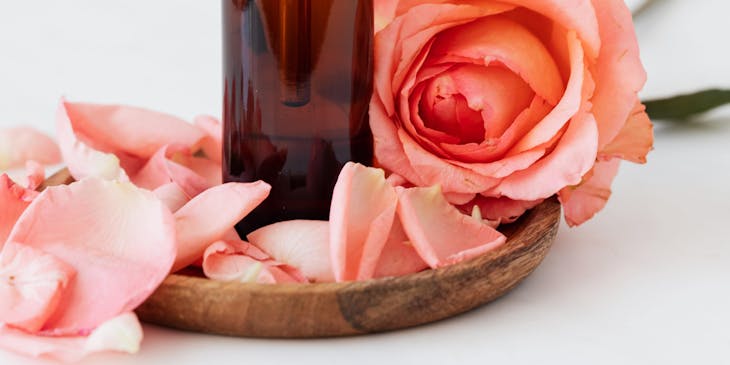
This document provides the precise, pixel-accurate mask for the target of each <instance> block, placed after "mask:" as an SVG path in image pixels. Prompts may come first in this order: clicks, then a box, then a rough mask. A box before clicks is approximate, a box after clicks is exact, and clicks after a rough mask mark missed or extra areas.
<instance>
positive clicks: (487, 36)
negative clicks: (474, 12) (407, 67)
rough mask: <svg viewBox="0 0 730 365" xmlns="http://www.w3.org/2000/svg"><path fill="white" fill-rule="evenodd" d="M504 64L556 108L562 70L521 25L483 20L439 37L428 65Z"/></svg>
mask: <svg viewBox="0 0 730 365" xmlns="http://www.w3.org/2000/svg"><path fill="white" fill-rule="evenodd" d="M463 62H467V63H477V64H479V65H482V66H489V65H490V64H492V63H498V64H502V65H504V66H505V67H506V68H507V69H509V70H511V71H512V72H514V73H515V74H517V75H519V76H521V77H522V78H523V80H524V81H525V82H526V83H528V84H529V85H530V87H531V88H532V90H534V91H535V93H537V95H539V96H540V97H542V98H543V99H545V100H547V101H548V102H549V103H550V104H552V105H555V104H557V103H558V101H559V100H560V95H561V94H562V92H563V81H562V79H561V76H560V71H559V69H558V66H557V64H556V63H555V61H554V60H553V58H552V56H551V55H550V53H549V52H548V50H547V49H546V48H545V46H544V45H543V43H542V42H541V41H540V40H539V39H538V38H537V37H536V36H535V35H533V34H532V33H531V32H530V31H529V30H527V29H526V28H525V27H524V26H522V25H521V24H519V23H516V22H514V21H512V20H509V19H507V18H505V17H500V16H492V17H484V18H482V19H479V20H476V21H474V22H471V23H468V24H465V25H462V26H459V27H454V28H452V29H449V30H447V31H445V32H443V33H441V34H439V35H438V36H437V38H436V41H435V42H434V45H433V48H432V50H431V56H430V57H429V61H428V63H429V64H442V63H463Z"/></svg>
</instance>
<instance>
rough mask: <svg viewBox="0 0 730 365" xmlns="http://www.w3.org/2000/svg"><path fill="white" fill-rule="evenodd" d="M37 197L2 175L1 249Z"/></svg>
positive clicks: (0, 179)
mask: <svg viewBox="0 0 730 365" xmlns="http://www.w3.org/2000/svg"><path fill="white" fill-rule="evenodd" d="M36 196H38V193H36V192H35V191H32V190H29V189H25V188H23V187H21V186H19V185H18V184H16V183H15V182H13V180H11V179H10V177H9V176H8V175H7V174H2V175H0V249H2V248H3V245H4V244H5V241H6V240H7V238H8V235H10V231H11V230H12V229H13V227H14V226H15V222H17V221H18V218H20V215H21V214H23V212H24V211H25V209H26V208H28V205H30V202H31V201H32V200H33V199H34V198H35V197H36Z"/></svg>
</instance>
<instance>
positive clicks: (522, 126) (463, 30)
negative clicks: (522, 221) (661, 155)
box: [370, 0, 653, 225]
mask: <svg viewBox="0 0 730 365" xmlns="http://www.w3.org/2000/svg"><path fill="white" fill-rule="evenodd" d="M375 3H376V5H375V6H376V29H377V31H378V32H377V35H376V45H375V47H376V50H375V52H376V59H377V61H378V62H376V66H375V92H374V97H373V101H372V104H371V112H370V113H371V125H372V129H373V134H374V136H375V153H376V158H377V161H378V163H379V164H380V165H381V166H382V167H384V168H386V169H387V170H389V171H391V172H393V173H395V174H397V175H400V176H402V177H403V178H404V179H405V180H406V181H407V182H409V183H411V184H413V185H416V186H430V185H437V184H440V185H441V186H442V188H443V191H444V193H445V194H446V195H447V197H448V199H449V200H450V202H451V203H453V204H456V205H464V206H465V207H468V208H469V210H471V208H472V207H473V206H474V204H477V205H479V206H480V207H481V208H482V211H483V214H485V218H488V219H493V220H502V221H504V220H510V219H514V218H515V217H516V216H519V215H520V214H521V213H522V212H524V210H525V209H528V208H530V207H531V206H534V205H535V204H537V203H538V202H540V201H542V200H543V199H546V198H549V197H551V196H553V195H555V194H558V195H559V197H560V199H561V201H562V202H563V205H564V208H565V214H566V218H567V220H568V223H570V224H571V225H575V224H581V223H583V222H585V221H586V220H588V219H590V218H591V217H592V216H593V215H594V214H595V213H596V212H598V211H599V210H600V209H602V208H603V206H604V205H605V203H606V200H607V199H608V197H609V195H610V184H611V182H612V180H613V178H614V176H615V174H616V172H617V169H618V165H619V160H629V161H633V162H637V163H644V162H645V161H646V155H647V153H648V152H649V151H650V150H651V148H652V144H653V134H652V125H651V122H650V120H649V118H648V116H647V115H646V113H645V112H644V107H643V105H641V103H640V101H639V98H638V96H637V93H638V91H639V90H641V88H642V87H643V85H644V83H645V80H646V75H645V72H644V69H643V67H642V65H641V62H640V60H639V49H638V45H637V41H636V36H635V34H634V27H633V24H632V21H631V13H630V12H629V10H628V9H627V7H626V6H625V5H624V3H623V1H621V0H592V1H589V0H504V1H500V2H496V1H487V0H400V1H398V0H376V1H375Z"/></svg>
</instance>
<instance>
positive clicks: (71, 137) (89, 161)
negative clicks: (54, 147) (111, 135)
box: [56, 101, 129, 181]
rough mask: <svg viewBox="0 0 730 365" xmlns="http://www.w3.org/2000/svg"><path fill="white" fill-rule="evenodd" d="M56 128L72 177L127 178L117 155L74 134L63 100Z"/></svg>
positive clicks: (59, 108) (120, 179) (65, 161)
mask: <svg viewBox="0 0 730 365" xmlns="http://www.w3.org/2000/svg"><path fill="white" fill-rule="evenodd" d="M56 128H57V130H58V141H59V145H60V147H61V154H62V155H63V161H64V163H65V164H66V167H67V168H68V170H69V172H70V173H71V175H72V176H73V177H74V179H76V180H81V179H84V178H86V177H97V178H100V179H105V180H119V181H128V180H129V177H128V176H127V173H126V172H125V171H124V170H123V169H122V166H121V164H120V161H119V158H118V157H117V156H115V155H114V154H111V153H104V152H101V151H99V150H96V149H94V148H92V147H90V146H89V145H88V144H87V142H86V141H83V140H82V139H81V138H79V136H77V135H76V132H75V131H74V129H73V126H72V124H71V119H70V118H69V115H68V111H67V109H66V102H65V101H61V104H60V105H59V107H58V111H57V113H56Z"/></svg>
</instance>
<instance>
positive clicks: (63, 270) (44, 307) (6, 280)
mask: <svg viewBox="0 0 730 365" xmlns="http://www.w3.org/2000/svg"><path fill="white" fill-rule="evenodd" d="M74 275H75V270H74V269H73V268H72V267H70V266H69V265H67V264H65V263H64V262H62V261H60V260H58V259H57V258H55V257H53V256H52V255H49V254H47V253H45V252H42V251H40V250H37V249H34V248H32V247H28V246H24V245H21V244H18V243H14V242H8V243H7V244H5V247H4V248H3V250H2V253H0V298H2V300H0V323H5V324H7V325H10V326H13V327H15V328H19V329H22V330H25V331H28V332H36V331H39V330H40V329H41V328H42V327H43V325H44V324H45V323H46V321H47V320H48V319H49V318H50V317H51V315H52V314H53V313H54V312H55V311H56V309H57V307H58V303H59V302H60V300H61V296H62V295H63V291H64V290H65V289H66V287H67V285H68V284H69V282H70V281H71V279H73V277H74Z"/></svg>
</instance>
